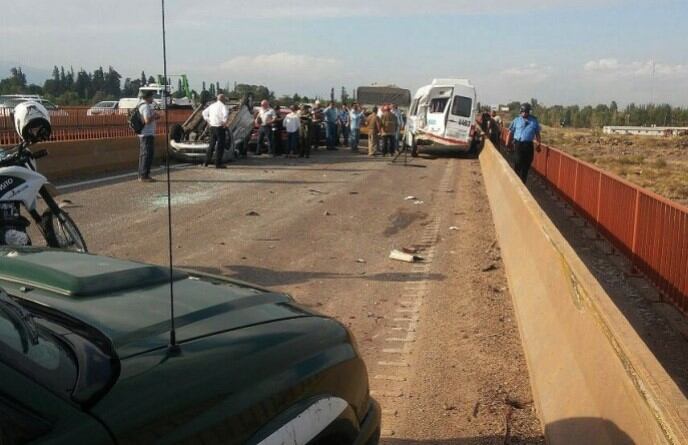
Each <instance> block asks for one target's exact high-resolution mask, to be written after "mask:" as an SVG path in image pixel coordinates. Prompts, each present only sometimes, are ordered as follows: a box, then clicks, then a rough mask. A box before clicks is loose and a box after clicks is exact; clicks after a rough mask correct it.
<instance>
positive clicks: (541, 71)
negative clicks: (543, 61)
mask: <svg viewBox="0 0 688 445" xmlns="http://www.w3.org/2000/svg"><path fill="white" fill-rule="evenodd" d="M553 72H554V69H553V68H552V67H551V66H548V65H538V64H537V63H530V64H528V65H525V66H520V67H511V68H507V69H505V70H503V71H502V72H501V73H500V77H502V78H503V79H505V80H512V81H519V82H529V83H540V82H544V81H545V80H547V79H549V78H550V77H551V76H552V74H553Z"/></svg>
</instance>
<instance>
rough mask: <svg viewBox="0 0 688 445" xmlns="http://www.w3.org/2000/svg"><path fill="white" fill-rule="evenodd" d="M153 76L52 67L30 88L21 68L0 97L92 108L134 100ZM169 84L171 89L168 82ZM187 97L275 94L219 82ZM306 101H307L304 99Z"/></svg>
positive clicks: (2, 85)
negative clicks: (21, 96)
mask: <svg viewBox="0 0 688 445" xmlns="http://www.w3.org/2000/svg"><path fill="white" fill-rule="evenodd" d="M161 80H162V79H161V78H158V79H156V78H155V77H153V76H146V73H145V72H144V71H141V75H140V76H139V77H138V78H133V79H132V78H130V77H127V78H125V79H124V81H122V75H121V74H120V73H118V72H117V70H115V69H114V68H113V67H112V66H109V67H108V68H107V69H103V67H102V66H101V67H98V68H97V69H95V70H93V71H92V72H89V71H86V70H85V69H83V68H81V69H79V70H78V71H75V70H74V68H72V67H70V68H69V69H65V67H64V66H60V67H59V68H58V67H57V66H55V67H53V71H52V75H51V77H50V78H49V79H46V80H45V82H43V85H36V84H33V83H31V84H29V83H28V81H27V79H26V74H25V73H24V72H23V71H22V69H21V68H20V67H14V68H12V69H10V75H9V77H6V78H4V79H0V94H38V95H41V96H43V97H45V98H47V99H49V100H51V101H53V102H55V103H56V104H58V105H92V104H94V103H96V102H99V101H101V100H118V99H120V98H122V97H137V95H138V93H139V88H140V87H141V86H145V85H148V84H151V83H156V82H159V81H161ZM168 83H169V84H171V85H173V82H172V81H171V79H168ZM189 93H190V95H191V96H192V98H193V97H197V98H204V99H205V98H209V97H214V96H215V95H216V94H218V93H225V94H229V95H232V96H238V97H241V96H243V95H244V94H247V93H251V94H253V97H254V98H255V99H256V100H263V99H268V100H270V101H275V93H274V91H271V90H270V89H269V88H267V87H266V86H263V85H249V84H237V83H235V84H234V86H233V88H232V89H230V87H229V84H225V87H224V88H221V87H220V83H219V82H205V81H203V82H202V89H201V91H200V92H197V91H196V90H190V91H189ZM185 94H186V92H185V91H184V89H183V87H182V80H181V79H177V88H176V90H175V91H174V93H173V95H174V96H175V97H184V95H185ZM288 99H289V101H292V100H298V101H301V100H302V99H303V98H302V97H301V96H299V95H298V94H295V95H294V96H288ZM305 99H308V98H307V97H306V98H305Z"/></svg>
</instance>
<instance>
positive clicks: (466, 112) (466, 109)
mask: <svg viewBox="0 0 688 445" xmlns="http://www.w3.org/2000/svg"><path fill="white" fill-rule="evenodd" d="M471 102H472V100H471V99H470V98H469V97H463V96H454V101H453V102H452V108H451V114H453V115H454V116H461V117H471Z"/></svg>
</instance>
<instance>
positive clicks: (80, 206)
mask: <svg viewBox="0 0 688 445" xmlns="http://www.w3.org/2000/svg"><path fill="white" fill-rule="evenodd" d="M157 179H162V177H160V176H158V177H157ZM165 190H166V188H165V185H164V183H163V182H157V183H153V184H140V183H137V182H134V181H132V180H126V179H125V180H118V181H115V182H112V183H99V184H95V185H85V186H77V187H74V188H70V189H67V190H66V191H67V194H66V195H64V196H62V198H63V199H67V200H69V201H70V202H71V205H70V208H69V209H68V210H69V212H70V214H71V215H72V216H73V218H74V219H75V220H76V221H77V222H78V224H79V226H80V228H82V230H83V232H84V236H85V238H86V239H87V241H88V242H89V247H90V249H91V250H92V251H93V252H96V253H101V254H106V255H113V256H118V257H125V258H130V259H134V260H141V261H148V262H153V263H159V264H165V263H166V261H167V222H166V215H167V210H166V208H165V203H166V196H165ZM172 193H173V199H172V202H173V213H172V214H173V223H174V224H173V239H174V241H173V251H174V256H175V263H176V265H177V266H180V267H186V268H192V269H198V270H202V271H206V272H212V273H216V274H221V275H224V276H227V277H231V278H238V279H242V280H246V281H250V282H255V283H258V284H261V285H265V286H269V287H272V288H275V289H277V290H281V291H285V292H288V293H290V294H292V295H293V296H294V298H295V299H296V300H297V301H298V302H299V303H300V304H302V305H304V306H307V307H310V308H312V309H314V310H317V311H319V312H322V313H324V314H327V315H330V316H333V317H336V318H337V319H339V320H341V321H342V322H344V323H345V324H346V325H347V326H349V327H350V329H351V330H352V331H353V333H354V335H355V337H356V339H357V342H358V345H359V349H360V351H361V354H362V355H363V357H364V359H365V361H366V364H367V367H368V373H369V377H370V387H371V392H372V393H373V395H374V397H375V398H377V399H378V400H379V401H380V403H381V405H382V408H383V420H382V421H383V425H382V429H383V439H382V443H384V444H462V445H465V444H499V445H502V444H505V443H506V444H526V443H528V444H541V443H544V439H543V437H542V427H541V425H540V423H539V420H538V418H537V415H536V413H535V408H534V404H533V401H532V394H531V391H530V384H529V379H528V371H527V367H526V363H525V359H524V355H523V349H522V347H521V343H520V339H519V333H518V327H517V324H516V320H515V316H514V311H513V307H512V303H511V297H510V294H509V290H508V289H507V284H506V283H507V282H506V277H505V275H504V269H503V265H502V262H501V257H500V251H499V246H498V244H497V241H496V238H495V233H494V227H493V224H492V220H491V213H490V209H489V205H488V201H487V197H486V195H485V190H484V186H483V183H482V177H481V173H480V167H479V164H478V161H477V160H476V159H462V158H457V157H453V156H451V154H450V153H442V152H437V153H433V156H426V157H424V158H418V159H414V160H413V161H412V162H411V163H410V164H409V165H408V166H404V165H403V163H399V162H397V163H395V164H390V163H389V158H386V159H383V158H368V157H365V156H361V155H356V154H352V153H350V152H348V151H339V152H335V153H330V152H328V153H323V152H316V153H315V154H314V155H313V156H312V157H311V159H310V160H305V161H300V160H292V159H256V158H254V159H249V160H247V161H243V162H241V163H237V164H232V165H231V166H230V168H228V169H227V170H215V169H204V168H202V167H190V168H183V169H177V170H174V171H173V174H172ZM407 198H408V199H407ZM403 248H406V250H407V251H409V252H415V254H416V255H418V256H420V257H422V258H423V259H422V260H420V261H417V262H415V263H405V262H399V261H394V260H391V259H389V258H388V256H389V254H390V251H391V250H393V249H403Z"/></svg>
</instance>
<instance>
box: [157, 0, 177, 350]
mask: <svg viewBox="0 0 688 445" xmlns="http://www.w3.org/2000/svg"><path fill="white" fill-rule="evenodd" d="M161 2H162V76H163V79H164V80H165V82H164V84H163V91H162V98H163V101H162V103H163V112H164V113H165V131H164V134H165V173H166V176H167V240H168V252H169V261H170V344H169V345H168V347H167V350H168V353H169V354H178V353H179V345H178V344H177V334H176V331H175V329H174V278H173V272H174V270H173V268H172V264H173V262H172V190H171V186H170V141H169V138H168V137H167V129H168V117H167V110H168V108H169V105H170V104H169V103H168V94H169V91H168V88H167V45H166V41H165V0H161Z"/></svg>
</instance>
